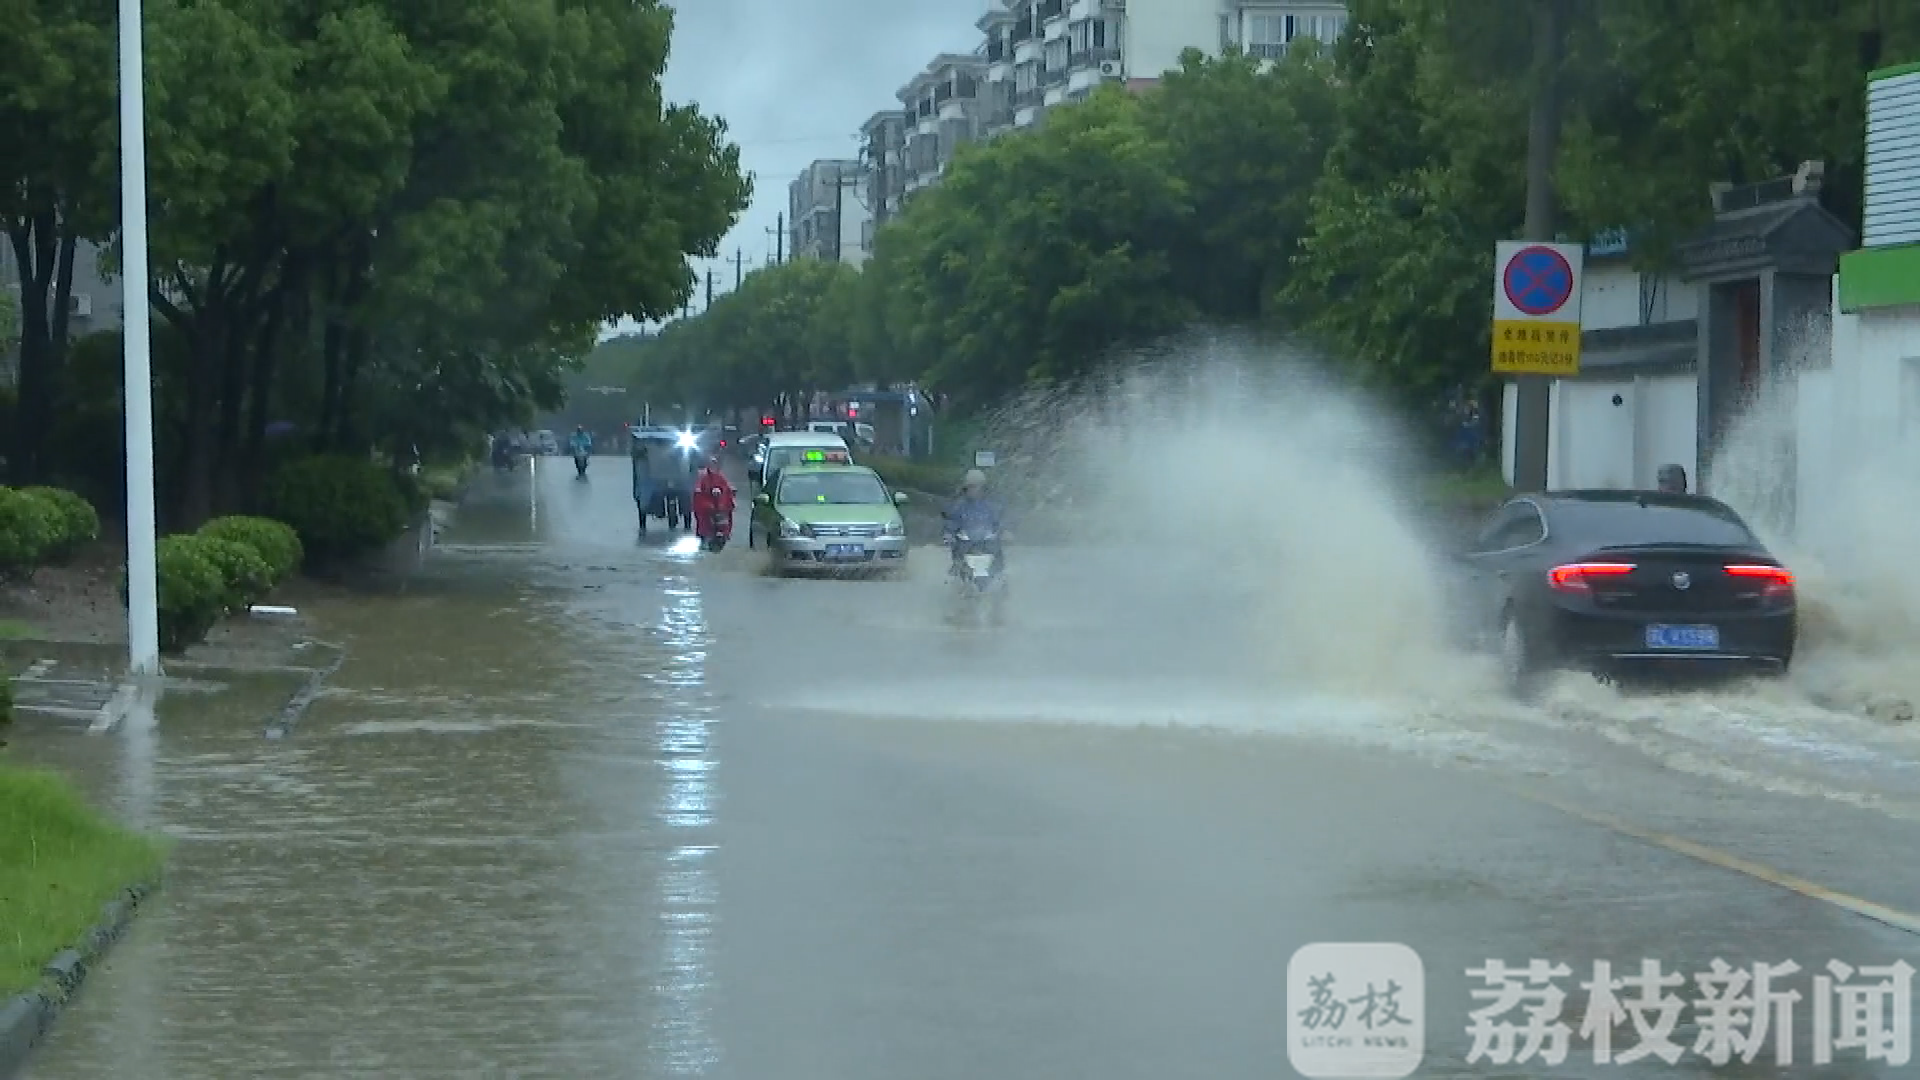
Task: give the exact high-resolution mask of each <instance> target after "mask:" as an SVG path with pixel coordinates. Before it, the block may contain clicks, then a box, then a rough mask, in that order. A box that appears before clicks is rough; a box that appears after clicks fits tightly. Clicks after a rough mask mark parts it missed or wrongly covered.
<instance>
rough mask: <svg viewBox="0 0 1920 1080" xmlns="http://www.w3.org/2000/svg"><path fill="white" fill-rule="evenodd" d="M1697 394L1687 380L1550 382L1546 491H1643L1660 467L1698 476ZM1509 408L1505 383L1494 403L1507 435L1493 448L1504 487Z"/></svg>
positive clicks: (1510, 390) (1509, 473) (1509, 474)
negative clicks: (1498, 450)
mask: <svg viewBox="0 0 1920 1080" xmlns="http://www.w3.org/2000/svg"><path fill="white" fill-rule="evenodd" d="M1698 392H1699V391H1698V387H1697V386H1696V384H1695V381H1694V378H1693V376H1692V375H1690V374H1688V375H1640V376H1633V377H1629V378H1619V379H1594V378H1587V379H1577V380H1564V379H1563V380H1556V381H1555V382H1554V384H1553V396H1552V400H1553V407H1552V411H1551V413H1550V414H1549V419H1548V423H1549V425H1550V427H1549V431H1548V436H1549V438H1550V439H1551V440H1552V443H1551V445H1550V446H1549V447H1548V449H1547V487H1549V488H1553V489H1570V488H1651V487H1653V486H1654V480H1655V474H1656V473H1657V472H1658V470H1659V468H1660V466H1662V465H1666V464H1669V463H1673V464H1679V465H1684V466H1685V467H1686V469H1687V475H1688V476H1689V477H1694V476H1698V475H1699V468H1698V463H1697V462H1696V461H1695V460H1694V457H1695V453H1696V450H1695V428H1696V418H1697V409H1698V408H1699V401H1698V397H1697V395H1698ZM1615 397H1618V398H1619V399H1620V403H1619V404H1617V405H1616V404H1614V400H1613V399H1614V398H1615ZM1515 400H1516V391H1515V389H1514V386H1513V384H1512V383H1508V384H1507V386H1506V388H1505V393H1504V394H1503V395H1502V402H1501V410H1502V418H1501V422H1502V423H1503V424H1504V425H1506V431H1507V433H1508V436H1507V437H1506V438H1503V439H1502V440H1501V443H1502V445H1501V469H1502V472H1503V473H1504V475H1505V476H1506V478H1507V482H1508V483H1512V482H1513V439H1512V437H1511V433H1512V431H1513V422H1514V409H1515Z"/></svg>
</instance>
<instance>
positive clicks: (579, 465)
mask: <svg viewBox="0 0 1920 1080" xmlns="http://www.w3.org/2000/svg"><path fill="white" fill-rule="evenodd" d="M589 460H590V459H589V458H588V457H587V455H585V454H578V453H576V454H574V455H573V471H574V473H575V474H576V475H577V476H578V477H579V478H580V479H582V480H585V479H586V478H587V462H588V461H589Z"/></svg>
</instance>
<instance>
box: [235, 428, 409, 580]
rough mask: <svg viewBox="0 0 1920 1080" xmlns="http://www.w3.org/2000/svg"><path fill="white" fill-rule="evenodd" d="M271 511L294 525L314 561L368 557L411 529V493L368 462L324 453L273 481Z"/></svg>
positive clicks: (268, 498) (286, 469)
mask: <svg viewBox="0 0 1920 1080" xmlns="http://www.w3.org/2000/svg"><path fill="white" fill-rule="evenodd" d="M266 505H267V513H268V514H269V515H271V516H272V517H274V518H277V519H278V520H280V521H284V522H286V523H287V524H289V525H291V526H293V528H294V531H295V532H297V533H298V534H299V535H300V543H301V545H302V546H303V547H304V549H305V552H306V558H307V561H308V563H309V564H310V565H311V564H313V563H326V562H333V561H337V560H342V559H350V558H353V557H355V556H358V555H364V554H367V553H369V552H372V551H377V550H379V549H380V548H382V547H384V546H386V545H387V544H389V543H392V542H393V541H394V540H395V539H396V538H397V537H399V535H400V534H401V533H403V532H405V531H406V527H407V515H408V509H409V492H407V491H405V490H403V488H402V486H401V484H400V482H399V481H398V480H397V479H396V478H395V476H394V474H393V473H392V472H391V471H390V470H388V469H386V468H383V467H381V466H380V465H378V464H376V463H374V462H372V461H369V460H366V459H364V458H357V457H349V456H345V455H320V456H315V457H307V458H300V459H297V460H294V461H290V462H287V463H286V464H285V465H283V466H281V467H280V468H279V469H276V470H275V471H274V473H273V475H272V476H271V477H269V478H268V480H267V488H266Z"/></svg>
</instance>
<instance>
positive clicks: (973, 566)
mask: <svg viewBox="0 0 1920 1080" xmlns="http://www.w3.org/2000/svg"><path fill="white" fill-rule="evenodd" d="M967 569H969V570H971V571H973V576H974V577H985V576H986V575H987V574H988V573H990V572H991V571H992V570H993V556H991V555H969V556H967Z"/></svg>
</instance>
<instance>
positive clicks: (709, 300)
mask: <svg viewBox="0 0 1920 1080" xmlns="http://www.w3.org/2000/svg"><path fill="white" fill-rule="evenodd" d="M707 306H708V307H712V306H713V268H712V267H708V268H707Z"/></svg>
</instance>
